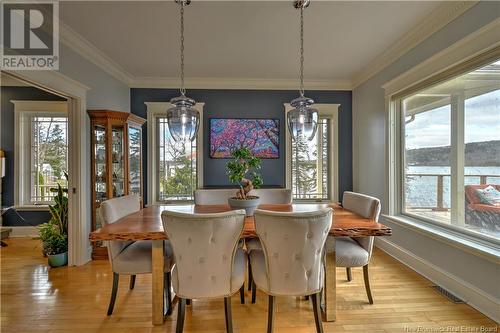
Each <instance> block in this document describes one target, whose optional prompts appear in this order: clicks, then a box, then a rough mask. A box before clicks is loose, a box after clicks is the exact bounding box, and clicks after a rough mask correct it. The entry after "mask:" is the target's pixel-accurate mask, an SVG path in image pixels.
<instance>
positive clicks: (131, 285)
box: [130, 275, 135, 290]
mask: <svg viewBox="0 0 500 333" xmlns="http://www.w3.org/2000/svg"><path fill="white" fill-rule="evenodd" d="M134 286H135V275H130V289H131V290H132V289H134Z"/></svg>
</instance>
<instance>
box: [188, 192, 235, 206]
mask: <svg viewBox="0 0 500 333" xmlns="http://www.w3.org/2000/svg"><path fill="white" fill-rule="evenodd" d="M236 191H237V189H236V188H224V189H198V190H195V191H194V203H195V205H227V199H229V198H230V197H234V196H235V195H236Z"/></svg>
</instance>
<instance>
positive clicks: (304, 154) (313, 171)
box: [292, 117, 331, 201]
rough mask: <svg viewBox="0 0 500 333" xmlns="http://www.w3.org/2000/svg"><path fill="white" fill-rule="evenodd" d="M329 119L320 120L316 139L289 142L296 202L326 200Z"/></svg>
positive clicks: (328, 194)
mask: <svg viewBox="0 0 500 333" xmlns="http://www.w3.org/2000/svg"><path fill="white" fill-rule="evenodd" d="M329 128H330V119H328V118H324V117H320V118H319V122H318V129H317V131H316V135H315V136H314V138H313V139H312V140H311V141H308V140H307V139H305V138H302V137H301V138H299V139H297V140H292V193H293V198H294V199H299V200H318V201H321V200H329V199H330V198H331V193H330V189H329V187H328V183H329V180H328V178H329V173H328V169H329V165H328V164H329V153H330V150H329V148H330V136H329V135H328V133H329V132H330V131H329Z"/></svg>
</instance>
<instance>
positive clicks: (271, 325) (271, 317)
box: [267, 295, 274, 333]
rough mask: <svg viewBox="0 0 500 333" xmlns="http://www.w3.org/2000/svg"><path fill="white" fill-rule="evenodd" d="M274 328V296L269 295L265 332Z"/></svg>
mask: <svg viewBox="0 0 500 333" xmlns="http://www.w3.org/2000/svg"><path fill="white" fill-rule="evenodd" d="M273 329H274V296H271V295H269V305H268V307H267V333H273Z"/></svg>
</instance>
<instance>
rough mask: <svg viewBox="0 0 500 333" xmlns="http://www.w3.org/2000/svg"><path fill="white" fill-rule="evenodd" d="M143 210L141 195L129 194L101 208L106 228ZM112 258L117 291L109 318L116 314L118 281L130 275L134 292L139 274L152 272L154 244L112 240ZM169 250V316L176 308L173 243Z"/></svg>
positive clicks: (166, 296) (167, 252) (114, 293)
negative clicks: (173, 299) (172, 286)
mask: <svg viewBox="0 0 500 333" xmlns="http://www.w3.org/2000/svg"><path fill="white" fill-rule="evenodd" d="M140 209H141V203H140V198H139V196H138V195H135V194H134V195H127V196H123V197H119V198H114V199H110V200H106V201H104V202H102V203H101V207H100V209H99V211H100V214H101V217H102V221H103V224H104V225H107V224H111V223H115V222H116V221H118V220H119V219H121V218H122V217H124V216H127V215H130V214H132V213H135V212H137V211H139V210H140ZM107 247H108V259H109V261H110V263H111V268H112V270H113V289H112V291H111V299H110V301H109V306H108V316H110V315H111V314H112V313H113V308H114V306H115V301H116V294H117V293H118V282H119V278H120V275H130V289H134V286H135V277H136V275H138V274H148V273H151V272H152V264H151V254H152V243H151V241H136V242H134V241H109V242H108V244H107ZM164 247H165V249H164V251H165V265H164V271H165V277H164V279H165V291H164V299H165V306H166V309H167V314H170V312H171V309H172V303H171V295H170V268H171V264H172V249H171V247H170V242H169V241H165V242H164Z"/></svg>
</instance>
